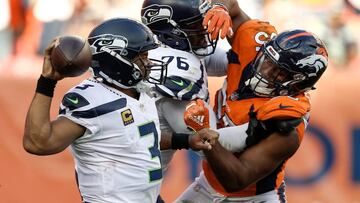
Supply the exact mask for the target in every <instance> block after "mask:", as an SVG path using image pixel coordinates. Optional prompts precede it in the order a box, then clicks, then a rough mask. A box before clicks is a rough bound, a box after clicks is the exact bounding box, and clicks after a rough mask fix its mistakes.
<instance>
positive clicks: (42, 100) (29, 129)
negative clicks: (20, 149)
mask: <svg viewBox="0 0 360 203" xmlns="http://www.w3.org/2000/svg"><path fill="white" fill-rule="evenodd" d="M51 100H52V98H51V97H48V96H44V95H42V94H39V93H36V94H35V96H34V98H33V101H32V103H31V105H30V107H29V110H28V113H27V115H26V121H25V130H24V137H23V146H24V149H25V150H26V151H27V152H29V153H33V154H41V152H42V151H43V149H44V148H45V147H46V143H47V141H48V140H49V138H50V136H51V123H50V106H51Z"/></svg>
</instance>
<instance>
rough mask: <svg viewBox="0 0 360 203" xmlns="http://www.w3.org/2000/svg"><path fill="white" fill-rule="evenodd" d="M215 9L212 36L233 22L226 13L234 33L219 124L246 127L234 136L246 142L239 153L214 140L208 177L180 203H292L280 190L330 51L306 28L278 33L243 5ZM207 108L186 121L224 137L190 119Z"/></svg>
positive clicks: (196, 108)
mask: <svg viewBox="0 0 360 203" xmlns="http://www.w3.org/2000/svg"><path fill="white" fill-rule="evenodd" d="M212 4H215V5H217V6H221V7H223V9H222V10H221V9H214V8H216V7H214V8H213V9H212V10H210V11H209V12H208V13H207V15H206V17H205V19H204V25H206V26H208V31H209V32H213V33H214V32H215V33H216V32H219V30H221V29H222V28H221V26H222V24H223V22H224V21H229V20H230V19H228V18H227V16H226V15H224V12H225V11H226V10H227V9H228V10H229V14H230V16H231V20H232V23H233V26H232V28H233V30H234V31H235V34H234V37H233V38H232V39H230V40H229V41H230V43H231V46H232V49H231V51H230V54H229V55H228V57H229V65H228V70H227V71H228V72H227V78H226V80H225V82H224V85H223V88H222V89H221V90H219V91H218V92H217V98H216V107H215V109H216V113H217V115H218V119H219V126H220V127H226V128H223V129H227V128H228V129H232V128H233V127H232V126H244V125H245V126H247V127H246V131H245V130H243V131H241V130H237V131H235V132H232V133H231V134H233V135H235V136H233V137H232V140H233V141H236V140H237V139H244V138H245V140H246V142H245V143H246V144H244V145H243V146H241V147H240V148H244V149H243V150H242V151H240V150H239V151H238V152H237V153H233V152H230V151H229V150H226V149H225V148H224V147H223V146H222V145H221V144H220V143H219V142H218V141H217V140H211V142H210V144H211V146H212V148H211V149H210V150H206V151H204V154H205V157H206V160H204V161H203V165H202V166H203V172H202V173H201V174H200V177H198V178H197V179H196V180H195V182H194V183H193V184H192V185H190V186H189V188H188V189H187V190H186V191H185V192H184V193H183V194H182V195H181V196H180V197H179V198H178V199H177V200H176V202H187V201H191V202H199V203H200V202H271V203H275V202H276V203H279V202H286V199H285V197H284V196H283V195H284V193H283V192H279V188H282V187H280V185H281V184H282V183H283V180H284V169H285V165H286V162H287V160H288V159H289V158H291V157H292V156H293V155H294V153H295V152H296V151H297V149H298V148H299V146H300V144H301V141H302V139H303V136H304V131H305V128H306V126H307V124H308V118H309V114H310V107H311V106H310V97H309V94H308V91H309V90H312V89H315V88H314V85H315V83H316V82H317V81H318V80H319V79H320V77H321V75H322V74H323V73H324V71H325V70H326V68H327V64H328V54H327V51H326V48H325V46H324V43H323V42H322V41H321V40H320V39H318V38H317V37H316V36H315V35H314V34H312V33H310V32H307V31H305V30H290V31H286V32H282V33H280V34H278V35H277V34H276V30H275V28H274V27H273V26H272V25H270V24H269V23H267V22H263V21H259V20H253V19H250V18H249V17H248V16H247V15H246V14H245V13H244V12H243V11H242V10H241V9H240V8H239V5H238V3H237V0H224V1H216V0H213V1H212ZM223 31H224V30H223ZM225 31H226V30H225ZM225 31H224V32H225ZM215 35H216V34H215ZM200 107H201V108H200ZM204 109H205V110H204ZM206 111H207V109H206V108H204V107H203V106H201V103H200V102H197V103H195V102H193V103H191V104H190V105H189V106H188V108H187V111H186V112H185V117H184V118H185V122H186V123H187V124H188V125H189V126H190V127H192V128H194V129H197V130H198V132H197V135H199V136H200V137H203V138H206V137H208V136H209V135H210V134H216V133H220V137H222V136H223V135H222V134H221V132H219V131H220V130H221V129H220V130H218V131H214V130H211V129H208V128H203V129H202V127H201V125H200V126H199V125H198V124H197V123H196V122H193V120H195V119H191V118H197V117H199V116H203V115H206V114H205V113H204V112H206ZM205 118H206V116H205ZM205 120H206V119H205ZM234 129H235V128H234ZM237 129H239V128H237ZM240 129H241V128H240ZM230 142H231V140H230Z"/></svg>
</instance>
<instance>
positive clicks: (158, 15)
mask: <svg viewBox="0 0 360 203" xmlns="http://www.w3.org/2000/svg"><path fill="white" fill-rule="evenodd" d="M144 9H145V12H144V14H143V15H142V17H141V20H142V21H143V22H144V23H145V24H149V23H153V22H157V21H161V20H166V21H167V22H170V20H171V18H172V15H173V10H172V8H171V7H170V6H167V5H158V4H154V5H151V6H148V7H146V8H144Z"/></svg>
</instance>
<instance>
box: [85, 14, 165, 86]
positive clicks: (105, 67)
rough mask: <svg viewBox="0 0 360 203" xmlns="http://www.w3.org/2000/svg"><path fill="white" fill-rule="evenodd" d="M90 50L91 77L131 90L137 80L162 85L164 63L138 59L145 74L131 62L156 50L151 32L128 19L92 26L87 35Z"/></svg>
mask: <svg viewBox="0 0 360 203" xmlns="http://www.w3.org/2000/svg"><path fill="white" fill-rule="evenodd" d="M88 42H89V44H90V47H91V51H92V64H91V68H92V70H93V74H94V76H95V77H98V78H102V79H103V80H105V81H106V82H108V83H112V84H114V85H116V86H118V87H121V88H132V87H135V86H136V84H137V83H138V82H140V81H141V80H147V81H149V82H151V83H155V84H162V83H163V82H164V80H165V76H166V64H164V63H163V62H161V61H154V60H152V63H149V62H148V61H144V60H142V59H140V60H141V64H142V65H143V66H144V69H145V71H144V70H143V71H141V69H140V67H139V66H138V65H137V64H136V63H134V62H135V60H139V55H140V54H143V53H144V54H146V53H147V51H149V50H151V49H155V48H157V47H159V45H160V42H159V41H158V40H157V37H156V35H154V34H153V33H152V32H151V30H150V29H149V28H148V27H147V26H145V25H143V24H142V23H140V22H138V21H135V20H132V19H129V18H114V19H110V20H107V21H105V22H103V23H101V24H100V25H98V26H96V27H95V28H94V29H93V30H92V31H91V32H90V34H89V37H88ZM150 71H158V72H160V74H156V75H157V76H159V77H158V78H149V77H148V75H149V72H150Z"/></svg>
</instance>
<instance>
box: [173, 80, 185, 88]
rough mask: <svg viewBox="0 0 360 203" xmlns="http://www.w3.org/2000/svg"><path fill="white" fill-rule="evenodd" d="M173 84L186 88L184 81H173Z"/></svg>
mask: <svg viewBox="0 0 360 203" xmlns="http://www.w3.org/2000/svg"><path fill="white" fill-rule="evenodd" d="M171 81H172V82H173V83H175V84H177V85H179V86H180V87H182V86H184V81H182V80H180V81H176V80H171Z"/></svg>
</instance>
